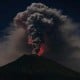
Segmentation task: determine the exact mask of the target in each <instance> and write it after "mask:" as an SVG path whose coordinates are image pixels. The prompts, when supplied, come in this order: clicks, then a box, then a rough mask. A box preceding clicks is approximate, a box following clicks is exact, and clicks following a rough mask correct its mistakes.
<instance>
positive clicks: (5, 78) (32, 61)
mask: <svg viewBox="0 0 80 80" xmlns="http://www.w3.org/2000/svg"><path fill="white" fill-rule="evenodd" d="M30 79H32V80H34V79H37V80H43V79H44V80H57V79H62V80H67V79H72V80H76V79H80V74H79V73H77V72H75V71H73V70H70V69H68V68H66V67H64V66H62V65H60V64H58V63H56V62H54V61H51V60H49V59H46V58H44V57H42V56H35V55H30V56H27V55H24V56H22V57H20V58H19V59H17V60H16V61H13V62H12V63H9V64H7V65H5V66H3V67H1V68H0V80H30Z"/></svg>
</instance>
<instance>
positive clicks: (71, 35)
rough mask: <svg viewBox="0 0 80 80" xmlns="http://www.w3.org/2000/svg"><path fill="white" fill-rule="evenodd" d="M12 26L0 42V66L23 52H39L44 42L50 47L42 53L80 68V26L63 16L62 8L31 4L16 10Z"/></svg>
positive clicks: (71, 66)
mask: <svg viewBox="0 0 80 80" xmlns="http://www.w3.org/2000/svg"><path fill="white" fill-rule="evenodd" d="M10 27H12V29H10V30H9V31H8V33H9V35H8V36H6V39H5V41H3V42H1V43H0V65H4V64H6V63H9V62H11V61H13V60H15V59H16V58H18V57H20V56H22V55H23V54H27V55H29V54H37V53H38V51H39V49H40V44H41V43H44V44H45V45H46V47H47V49H48V50H46V51H45V53H44V54H43V56H45V57H47V58H50V59H52V60H56V61H57V62H60V63H61V64H63V65H66V66H68V67H70V68H72V69H74V70H77V69H78V70H79V71H80V68H79V66H80V65H79V64H78V62H79V61H80V54H79V53H80V34H79V33H80V30H79V28H80V25H79V24H77V23H74V22H73V21H72V20H71V19H70V18H68V16H66V15H62V13H61V11H60V10H57V9H55V8H49V7H48V6H46V5H44V4H42V3H32V4H31V5H30V6H28V7H27V9H26V10H25V11H22V12H19V13H17V15H16V16H15V17H14V19H13V23H12V25H11V26H10ZM30 38H31V41H32V42H31V43H30V45H29V44H28V40H29V39H30ZM32 50H33V51H32ZM75 63H76V64H75ZM70 64H71V65H70ZM74 65H76V66H75V67H73V66H74Z"/></svg>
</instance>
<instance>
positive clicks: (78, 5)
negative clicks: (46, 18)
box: [0, 0, 80, 36]
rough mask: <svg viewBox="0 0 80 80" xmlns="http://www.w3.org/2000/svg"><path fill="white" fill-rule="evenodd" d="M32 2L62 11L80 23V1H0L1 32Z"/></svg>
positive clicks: (0, 34)
mask: <svg viewBox="0 0 80 80" xmlns="http://www.w3.org/2000/svg"><path fill="white" fill-rule="evenodd" d="M32 2H42V3H44V4H46V5H47V6H49V7H52V8H53V7H54V8H57V9H60V10H62V12H63V14H66V15H68V16H69V17H71V18H72V19H73V20H74V21H75V22H80V0H0V32H1V31H2V30H4V29H5V28H6V27H7V26H9V23H10V22H11V21H12V20H13V17H14V16H15V15H16V14H17V12H20V11H23V10H25V9H26V7H27V6H29V5H30V4H31V3H32ZM2 34H3V33H0V36H2Z"/></svg>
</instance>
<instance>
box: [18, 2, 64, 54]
mask: <svg viewBox="0 0 80 80" xmlns="http://www.w3.org/2000/svg"><path fill="white" fill-rule="evenodd" d="M20 16H22V18H21V19H20V21H22V22H23V24H24V25H25V27H26V28H27V34H28V41H29V44H30V45H32V47H33V50H32V54H39V55H41V54H43V53H44V52H45V49H46V47H47V45H46V43H45V40H47V33H49V32H50V31H51V29H52V27H53V26H54V25H55V23H57V22H58V24H60V23H61V22H64V20H65V16H63V15H62V16H61V14H60V11H57V10H56V9H51V8H48V7H47V6H46V5H44V4H42V3H32V4H31V5H30V6H29V7H27V10H25V11H24V12H22V13H21V14H20V15H19V16H18V17H20ZM20 26H21V24H20Z"/></svg>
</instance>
